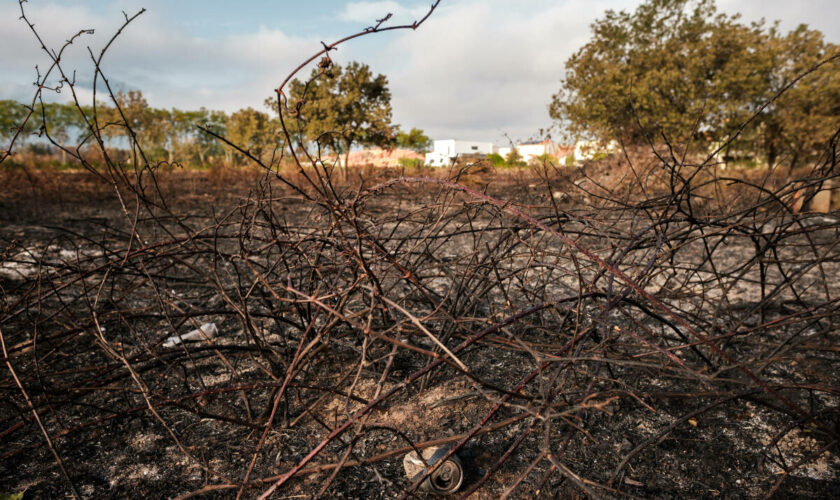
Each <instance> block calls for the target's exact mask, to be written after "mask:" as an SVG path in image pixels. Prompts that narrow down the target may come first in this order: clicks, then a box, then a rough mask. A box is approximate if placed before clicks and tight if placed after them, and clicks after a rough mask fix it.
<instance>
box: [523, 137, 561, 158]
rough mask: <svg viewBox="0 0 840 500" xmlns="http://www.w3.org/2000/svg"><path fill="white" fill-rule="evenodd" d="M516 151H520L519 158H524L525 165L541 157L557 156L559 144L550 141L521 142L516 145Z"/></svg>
mask: <svg viewBox="0 0 840 500" xmlns="http://www.w3.org/2000/svg"><path fill="white" fill-rule="evenodd" d="M516 150H517V151H519V156H521V157H522V161H524V162H525V163H528V162H530V161H531V160H532V159H534V158H537V157H539V156H543V155H548V156H557V153H558V148H557V144H555V143H554V142H552V141H550V140H548V139H546V140H544V141H528V142H520V143H519V144H517V145H516Z"/></svg>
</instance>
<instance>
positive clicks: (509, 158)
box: [505, 148, 523, 167]
mask: <svg viewBox="0 0 840 500" xmlns="http://www.w3.org/2000/svg"><path fill="white" fill-rule="evenodd" d="M505 163H506V164H507V166H509V167H515V166H517V165H522V163H523V162H522V155H521V154H519V150H518V149H516V148H511V150H510V152H509V153H508V154H506V155H505Z"/></svg>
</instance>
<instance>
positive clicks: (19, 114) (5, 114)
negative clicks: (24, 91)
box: [0, 100, 37, 156]
mask: <svg viewBox="0 0 840 500" xmlns="http://www.w3.org/2000/svg"><path fill="white" fill-rule="evenodd" d="M27 112H28V111H27V109H26V107H25V106H24V105H23V104H21V103H19V102H17V101H10V100H0V140H2V141H3V142H2V143H0V156H2V151H5V150H6V149H7V148H8V146H9V142H10V141H11V140H12V137H14V135H15V132H16V131H17V129H18V127H20V126H21V124H22V123H23V120H24V118H26V114H27ZM35 122H36V120H35V119H32V118H30V120H29V122H28V123H27V124H26V127H25V128H24V130H23V131H22V133H21V134H20V136H19V138H18V144H19V145H22V144H24V143H25V142H26V140H27V139H28V138H29V135H30V134H32V132H34V131H35V130H37V125H35Z"/></svg>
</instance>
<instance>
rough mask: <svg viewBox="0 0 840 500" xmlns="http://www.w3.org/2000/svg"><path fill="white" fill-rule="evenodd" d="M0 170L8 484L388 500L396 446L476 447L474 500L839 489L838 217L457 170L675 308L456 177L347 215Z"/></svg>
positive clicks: (44, 494)
mask: <svg viewBox="0 0 840 500" xmlns="http://www.w3.org/2000/svg"><path fill="white" fill-rule="evenodd" d="M33 175H34V177H33ZM599 175H601V174H599ZM612 175H613V176H615V175H616V174H615V173H613V174H612ZM4 176H5V177H4V178H3V180H4V181H5V182H6V184H5V185H6V186H8V188H7V189H5V190H4V192H3V193H0V331H2V336H3V342H4V346H5V352H6V355H5V356H4V367H3V368H2V370H0V373H2V375H1V376H0V408H2V411H0V437H1V438H2V444H3V445H2V447H0V496H2V494H4V493H14V492H20V491H25V492H26V498H58V497H64V496H67V495H72V494H74V491H73V489H75V492H76V493H78V494H79V495H80V496H83V497H86V498H125V497H130V498H170V497H179V496H189V495H197V496H199V495H200V496H205V497H211V498H214V497H219V498H228V497H233V496H236V494H237V493H238V492H239V490H240V487H241V486H240V485H241V484H242V483H243V480H244V478H245V477H246V475H247V477H248V484H247V485H246V487H244V488H242V490H243V494H244V496H246V497H257V496H259V495H260V494H261V493H262V492H264V491H266V489H267V488H269V487H270V486H271V485H272V484H275V483H277V481H278V480H280V479H281V477H282V476H283V474H285V473H286V472H288V471H290V470H292V469H293V468H295V467H296V466H298V465H300V467H299V468H300V470H299V471H298V472H297V474H296V475H295V476H294V477H293V478H291V479H290V480H289V481H286V482H284V483H283V484H282V485H281V486H280V487H279V488H278V489H277V490H276V491H275V492H274V494H273V496H272V498H309V497H314V496H317V495H320V496H321V497H322V498H401V497H403V496H404V495H406V494H407V493H406V491H407V489H409V487H410V485H411V482H410V481H409V480H408V479H407V478H406V477H405V474H404V472H403V469H402V459H403V456H404V455H405V453H407V452H408V451H409V450H411V449H412V447H421V448H422V447H425V446H428V445H432V444H435V445H443V444H447V445H449V444H454V443H458V442H460V441H461V438H463V437H466V436H467V435H468V434H474V437H472V438H471V439H470V440H468V441H467V442H466V444H465V445H464V446H463V447H462V448H461V449H460V450H459V451H458V455H459V457H460V458H461V460H462V461H463V463H464V466H465V474H466V478H465V481H464V486H463V487H462V489H461V493H463V492H465V491H467V490H469V489H471V488H473V487H474V486H477V491H475V492H474V493H472V494H471V496H470V498H474V499H495V498H500V497H502V496H503V495H509V497H510V498H583V497H587V496H597V497H602V498H620V497H641V498H718V497H720V498H758V497H763V496H766V495H773V496H775V497H777V498H791V497H797V498H837V497H838V496H840V479H838V478H840V458H838V441H837V436H838V434H840V370H838V367H840V363H838V359H840V332H838V328H837V325H838V319H840V314H838V308H837V301H838V300H840V284H838V282H837V279H836V277H837V276H839V275H840V259H838V257H840V249H838V236H840V234H839V233H838V230H840V218H838V217H837V215H836V214H835V215H832V214H819V215H818V214H799V215H796V216H793V215H790V214H788V213H786V212H785V211H777V212H773V211H768V210H765V209H762V210H761V211H752V212H751V211H749V210H746V211H739V209H738V208H737V207H735V203H734V202H733V206H732V207H727V209H729V210H731V213H728V214H725V215H718V214H717V213H716V212H715V209H713V208H710V207H709V206H700V205H699V206H697V207H694V208H696V209H697V210H699V211H701V212H702V213H699V214H698V213H694V212H692V215H691V216H690V217H687V216H685V214H684V213H676V212H674V213H670V215H668V217H669V218H668V220H667V221H665V222H663V221H662V216H661V214H662V213H664V211H665V210H664V209H662V208H661V207H657V206H650V207H642V208H638V207H635V208H632V209H631V208H629V207H628V204H627V203H625V204H623V205H621V204H619V205H617V204H609V203H605V202H604V201H603V199H602V198H599V196H598V193H597V192H593V189H595V188H592V187H591V186H590V188H586V189H587V191H581V190H580V189H583V188H585V187H586V183H587V182H590V181H587V180H585V179H584V178H583V174H582V173H581V172H577V173H575V174H573V173H565V174H563V175H559V176H554V177H551V176H549V178H548V179H541V178H539V177H537V176H535V175H528V174H522V173H508V174H495V175H487V174H485V178H482V177H481V176H478V175H473V176H470V177H467V178H464V179H461V180H462V181H463V182H464V183H466V184H467V185H469V186H471V187H472V188H473V189H476V190H477V191H479V192H482V193H486V194H488V195H490V196H492V197H494V198H498V199H502V200H507V201H509V202H510V203H511V206H514V207H516V208H517V209H518V210H522V211H523V212H525V213H527V214H529V215H530V216H533V217H535V218H536V219H537V220H538V221H539V222H540V223H542V224H544V225H545V226H547V227H548V228H550V229H552V230H554V231H557V232H560V233H562V234H563V235H565V236H567V237H569V238H571V239H572V240H574V241H575V242H576V243H578V244H580V245H581V246H583V247H585V248H586V249H587V250H588V251H591V252H593V253H594V254H596V255H597V256H599V257H600V258H603V259H605V260H606V261H607V262H609V263H610V264H611V265H615V266H616V267H617V268H618V269H619V270H620V271H621V272H623V273H624V274H625V275H627V276H629V277H630V278H631V279H632V280H633V281H634V282H635V283H638V285H639V286H640V287H641V288H642V289H643V290H644V291H645V292H647V293H648V294H650V295H651V296H653V297H655V299H656V300H657V301H660V302H661V304H662V306H663V307H665V308H667V309H668V310H670V311H671V312H673V314H674V315H675V317H672V316H669V313H668V312H667V311H665V310H663V309H661V308H659V306H658V305H657V304H656V303H654V302H652V301H651V300H650V299H649V298H647V297H645V296H643V295H640V294H639V293H638V291H635V290H633V289H631V288H630V287H628V286H627V285H626V284H625V283H623V282H622V281H621V280H620V279H617V278H616V277H615V276H614V275H611V274H610V272H609V271H608V270H607V269H606V268H605V267H604V266H603V265H600V264H598V263H597V262H594V263H593V261H592V259H591V258H589V257H587V256H586V255H585V254H584V253H582V252H581V251H580V250H579V249H575V248H574V247H572V246H571V245H570V244H568V243H567V242H563V241H562V240H560V239H558V237H557V236H556V235H554V234H552V233H551V232H549V231H546V230H545V229H542V228H539V227H536V226H535V225H534V224H533V223H531V222H528V221H526V220H523V219H522V218H521V217H518V216H516V215H515V214H512V213H511V212H510V211H506V207H505V206H502V207H500V206H495V205H492V204H488V203H487V202H486V200H482V199H479V198H476V197H474V196H470V195H466V194H464V193H463V192H460V191H458V190H453V189H452V188H451V187H447V186H444V185H440V184H434V183H426V184H422V183H414V184H395V185H393V186H388V187H384V188H382V189H380V190H377V191H375V192H366V194H365V196H366V197H360V198H362V199H361V200H359V199H357V198H356V196H355V193H356V189H357V188H358V187H359V183H354V182H355V181H354V182H349V183H346V184H343V185H342V186H340V187H339V188H338V190H339V191H342V190H344V191H342V192H343V193H344V194H343V195H342V199H345V200H353V199H356V200H357V202H356V203H355V204H353V203H350V202H348V203H347V204H345V205H341V206H339V207H332V210H333V211H332V212H331V208H330V207H328V206H324V205H322V204H318V203H313V202H311V201H307V200H305V199H304V198H302V197H301V196H300V194H299V193H295V192H293V191H292V190H290V189H288V188H286V187H283V185H282V184H281V183H279V182H277V181H276V180H274V181H272V180H270V179H265V178H264V177H263V176H261V175H260V174H259V173H255V172H252V171H245V172H240V173H239V175H232V174H231V173H226V174H219V173H202V172H179V171H175V172H168V173H161V174H160V176H159V179H158V185H157V186H154V185H152V184H148V185H145V186H143V187H144V190H145V191H144V196H145V202H143V201H140V202H138V201H137V197H136V196H135V195H134V194H133V193H131V192H130V191H128V190H125V189H124V187H119V188H117V189H115V188H114V187H113V186H110V185H109V184H108V183H106V182H102V181H100V180H97V179H95V178H94V177H93V176H92V175H90V174H85V173H45V172H41V173H35V174H29V175H28V176H22V175H16V174H14V173H9V172H7V173H4ZM602 180H603V179H602ZM610 182H612V184H613V185H615V184H616V181H615V180H613V181H610ZM604 183H606V184H609V182H606V181H605V182H604ZM373 184H375V183H374V182H372V181H370V182H368V183H367V184H365V185H364V186H363V188H369V187H370V186H371V185H373ZM581 186H583V188H581ZM158 190H159V191H158ZM731 196H732V197H733V199H736V200H738V202H739V203H741V202H742V198H741V197H742V196H743V194H732V195H731ZM164 202H165V203H164ZM657 210H660V211H659V212H657ZM675 213H676V215H674V214H675ZM646 217H647V218H646ZM652 221H658V222H656V223H653V222H652ZM698 221H702V222H698ZM708 221H713V223H712V222H708ZM651 228H654V229H651ZM541 304H542V306H540V305H541ZM537 306H539V308H538V309H536V307H537ZM530 309H534V310H533V311H530ZM529 311H530V312H529ZM526 312H527V313H526ZM517 315H519V316H517ZM514 317H515V319H511V318H514ZM677 318H681V319H682V320H684V321H685V324H682V323H680V321H679V320H678V319H677ZM206 323H214V324H215V325H216V326H217V329H218V332H219V333H218V335H217V336H215V337H214V338H208V339H206V340H202V341H199V342H189V343H183V344H180V345H178V346H175V347H165V346H164V342H165V340H166V339H167V338H168V337H170V336H173V335H179V334H184V333H186V332H188V331H190V330H194V329H196V328H198V327H200V326H201V325H202V324H206ZM488 329H489V330H492V331H489V333H485V334H484V335H481V336H480V338H476V337H477V334H480V333H482V332H484V331H486V330H488ZM441 344H442V345H443V346H445V348H446V349H443V348H442V347H441ZM435 362H439V363H440V365H439V366H437V367H435V368H434V369H432V370H430V372H429V373H428V374H423V375H421V376H416V374H417V373H419V372H421V371H422V370H424V368H426V367H429V366H430V364H432V363H435ZM391 391H393V394H391ZM383 397H384V399H383V400H382V401H381V402H379V403H377V404H376V405H374V406H373V407H372V408H371V409H370V410H369V411H365V412H363V413H361V414H360V413H358V412H359V411H360V410H363V409H365V408H366V407H368V405H369V404H370V403H372V402H374V401H376V400H377V399H378V398H383ZM35 414H37V416H38V419H39V420H40V423H39V421H38V420H36V419H35ZM348 419H352V423H351V424H350V425H349V426H348V427H347V429H346V431H344V432H342V433H340V434H339V435H338V436H337V437H334V438H331V437H330V436H331V434H333V433H334V431H336V429H340V428H341V426H342V425H343V424H344V423H345V422H347V421H348ZM268 422H270V425H268ZM42 426H43V427H42ZM45 432H46V434H47V435H48V436H49V437H50V443H51V444H47V441H46V439H45V436H44V433H45ZM325 440H328V442H327V444H325V445H324V446H323V450H322V451H321V452H320V453H319V454H318V455H317V456H316V457H314V458H313V459H311V460H308V456H309V454H310V452H311V451H312V450H313V449H316V447H318V446H320V445H322V444H323V443H324V441H325ZM57 457H58V458H57ZM252 460H253V464H252ZM304 461H305V463H303V462H304ZM339 464H340V465H341V467H340V468H338V469H337V465H339ZM62 468H63V470H64V472H62ZM336 470H337V472H336ZM71 485H72V486H71ZM459 494H460V493H459ZM410 495H412V494H411V493H409V496H410Z"/></svg>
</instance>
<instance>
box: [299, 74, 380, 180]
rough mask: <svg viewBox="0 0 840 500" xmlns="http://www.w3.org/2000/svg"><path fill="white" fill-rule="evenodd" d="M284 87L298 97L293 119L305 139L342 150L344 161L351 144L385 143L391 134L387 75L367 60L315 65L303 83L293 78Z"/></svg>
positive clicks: (374, 144) (338, 152)
mask: <svg viewBox="0 0 840 500" xmlns="http://www.w3.org/2000/svg"><path fill="white" fill-rule="evenodd" d="M289 89H290V92H289V94H290V100H291V102H292V103H293V104H294V106H296V107H297V103H302V104H301V105H300V106H299V114H298V116H297V117H296V119H297V120H298V123H299V124H300V125H299V130H300V131H301V132H302V135H303V137H304V138H305V140H306V141H308V142H311V143H314V144H317V145H318V146H320V147H325V148H327V149H329V150H331V151H333V152H334V153H336V154H340V153H343V154H344V155H345V163H344V164H345V165H347V157H348V156H349V154H350V148H352V147H353V145H355V144H360V145H363V146H383V147H384V146H388V145H390V144H392V143H393V141H394V139H395V135H396V127H395V126H394V125H392V124H391V91H390V90H389V89H388V79H387V78H386V77H385V76H384V75H376V76H374V74H373V72H372V71H371V70H370V67H368V66H367V65H366V64H360V63H358V62H351V63H349V64H348V65H347V66H346V67H345V68H342V67H341V66H338V65H335V66H332V67H330V68H328V69H327V70H326V71H324V70H323V69H322V68H316V69H313V70H312V74H311V77H310V80H309V82H308V83H305V82H302V81H300V80H298V79H295V80H293V81H292V82H291V84H290V87H289Z"/></svg>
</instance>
